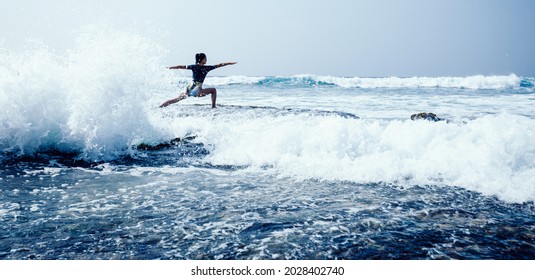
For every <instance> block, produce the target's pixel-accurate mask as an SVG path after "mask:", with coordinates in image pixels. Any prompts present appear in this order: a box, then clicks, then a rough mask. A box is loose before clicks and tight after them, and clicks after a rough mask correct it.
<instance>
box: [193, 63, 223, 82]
mask: <svg viewBox="0 0 535 280" xmlns="http://www.w3.org/2000/svg"><path fill="white" fill-rule="evenodd" d="M216 68H217V67H216V66H215V65H205V66H201V65H198V64H192V65H188V66H187V67H186V69H189V70H191V71H192V72H193V82H195V83H203V82H204V78H206V75H207V74H208V72H210V71H212V70H214V69H216Z"/></svg>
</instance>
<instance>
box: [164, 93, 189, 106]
mask: <svg viewBox="0 0 535 280" xmlns="http://www.w3.org/2000/svg"><path fill="white" fill-rule="evenodd" d="M187 97H188V96H187V95H186V94H185V93H181V94H180V95H179V96H178V97H177V98H173V99H169V100H167V101H165V102H164V103H163V104H162V105H160V108H163V107H167V106H169V105H171V104H174V103H177V102H178V101H180V100H184V99H186V98H187Z"/></svg>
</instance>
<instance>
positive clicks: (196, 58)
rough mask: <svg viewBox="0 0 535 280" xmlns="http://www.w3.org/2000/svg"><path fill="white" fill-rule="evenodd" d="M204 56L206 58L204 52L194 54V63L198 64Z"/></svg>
mask: <svg viewBox="0 0 535 280" xmlns="http://www.w3.org/2000/svg"><path fill="white" fill-rule="evenodd" d="M205 58H206V55H205V54H204V53H198V54H196V55H195V63H197V64H199V63H201V61H202V60H203V59H205Z"/></svg>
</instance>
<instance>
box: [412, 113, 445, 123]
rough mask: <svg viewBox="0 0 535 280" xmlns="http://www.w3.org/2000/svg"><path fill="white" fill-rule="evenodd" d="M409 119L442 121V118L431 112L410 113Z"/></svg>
mask: <svg viewBox="0 0 535 280" xmlns="http://www.w3.org/2000/svg"><path fill="white" fill-rule="evenodd" d="M411 120H413V121H415V120H426V121H433V122H438V121H442V120H443V119H441V118H439V117H437V115H435V114H433V113H418V114H413V115H411Z"/></svg>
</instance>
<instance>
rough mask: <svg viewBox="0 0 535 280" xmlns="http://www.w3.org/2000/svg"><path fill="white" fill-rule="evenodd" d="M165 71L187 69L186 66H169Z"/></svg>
mask: <svg viewBox="0 0 535 280" xmlns="http://www.w3.org/2000/svg"><path fill="white" fill-rule="evenodd" d="M167 69H169V70H172V69H187V66H185V65H177V66H169V67H167Z"/></svg>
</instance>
